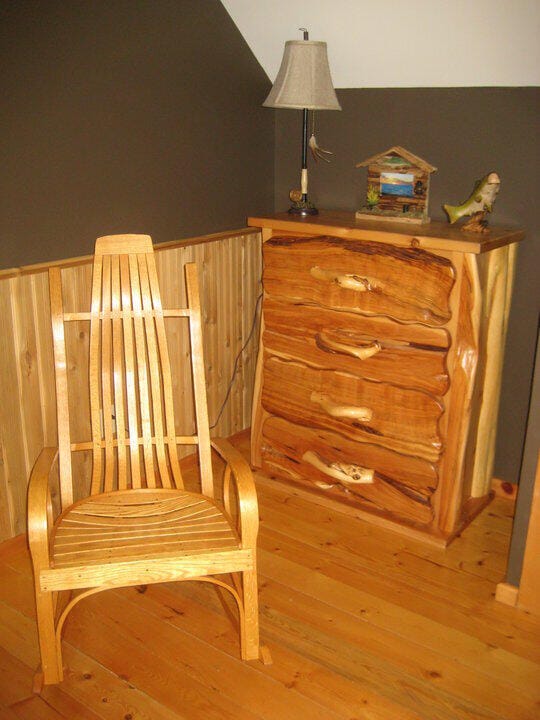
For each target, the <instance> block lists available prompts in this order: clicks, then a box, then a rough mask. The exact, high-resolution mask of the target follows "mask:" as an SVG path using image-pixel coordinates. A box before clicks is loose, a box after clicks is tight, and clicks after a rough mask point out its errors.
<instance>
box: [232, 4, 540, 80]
mask: <svg viewBox="0 0 540 720" xmlns="http://www.w3.org/2000/svg"><path fill="white" fill-rule="evenodd" d="M222 3H223V5H224V6H225V8H226V10H227V12H228V13H229V15H230V16H231V18H232V19H233V21H234V22H235V24H236V26H237V27H238V29H239V30H240V32H241V33H242V35H243V36H244V38H245V40H246V42H247V43H248V45H249V47H250V48H251V50H252V52H253V54H254V55H255V57H256V58H257V60H258V61H259V63H260V64H261V66H262V67H263V69H264V70H265V72H266V74H267V75H268V77H269V78H270V80H271V81H272V82H273V81H274V79H275V77H276V75H277V72H278V69H279V65H280V63H281V57H282V55H283V46H284V43H285V41H286V40H295V39H296V40H301V39H302V33H301V32H299V31H298V28H301V27H306V28H308V30H309V33H310V35H309V37H310V40H325V41H326V42H327V43H328V57H329V60H330V68H331V72H332V78H333V81H334V86H335V87H337V88H369V87H373V88H375V87H376V88H383V87H386V88H399V87H496V86H500V87H525V86H538V85H540V0H378V2H377V1H376V0H222Z"/></svg>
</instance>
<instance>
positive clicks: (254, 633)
mask: <svg viewBox="0 0 540 720" xmlns="http://www.w3.org/2000/svg"><path fill="white" fill-rule="evenodd" d="M242 586H243V593H242V603H243V606H244V607H243V609H244V612H243V613H241V618H240V624H241V627H240V633H241V644H242V660H258V659H259V654H260V651H259V601H258V596H257V570H256V569H254V570H245V571H244V572H243V573H242Z"/></svg>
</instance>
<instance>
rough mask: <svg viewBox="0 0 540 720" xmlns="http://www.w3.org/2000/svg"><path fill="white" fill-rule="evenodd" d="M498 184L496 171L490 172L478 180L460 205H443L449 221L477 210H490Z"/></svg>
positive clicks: (499, 183)
mask: <svg viewBox="0 0 540 720" xmlns="http://www.w3.org/2000/svg"><path fill="white" fill-rule="evenodd" d="M500 185H501V181H500V178H499V176H498V175H497V173H496V172H490V173H488V174H487V175H486V176H485V177H483V178H482V179H481V180H478V182H477V183H476V185H475V186H474V189H473V191H472V193H471V194H470V196H469V197H468V198H467V200H465V202H464V203H463V204H462V205H443V208H444V210H445V212H446V214H447V215H448V219H449V220H450V223H451V224H453V223H455V222H456V221H457V220H459V219H460V218H462V217H466V216H468V215H474V213H477V212H482V211H487V212H491V210H492V209H493V203H494V202H495V198H496V196H497V193H498V192H499V187H500Z"/></svg>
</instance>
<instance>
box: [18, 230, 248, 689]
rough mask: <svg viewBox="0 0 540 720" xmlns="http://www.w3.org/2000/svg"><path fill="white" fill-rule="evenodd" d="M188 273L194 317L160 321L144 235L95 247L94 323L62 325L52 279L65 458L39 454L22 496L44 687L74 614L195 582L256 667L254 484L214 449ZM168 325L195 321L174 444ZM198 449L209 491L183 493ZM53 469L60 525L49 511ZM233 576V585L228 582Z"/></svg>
mask: <svg viewBox="0 0 540 720" xmlns="http://www.w3.org/2000/svg"><path fill="white" fill-rule="evenodd" d="M185 274H186V286H187V296H188V308H187V309H179V310H164V309H163V308H162V305H161V300H160V294H159V288H158V281H157V274H156V266H155V260H154V254H153V249H152V241H151V239H150V237H148V236H146V235H118V236H108V237H102V238H99V239H98V240H97V242H96V249H95V258H94V268H93V280H92V303H91V311H90V312H89V313H79V312H78V313H65V312H64V310H63V302H62V286H61V277H60V270H59V269H58V268H52V269H51V270H50V272H49V280H50V298H51V316H52V329H53V344H54V360H55V372H56V395H57V413H58V449H56V448H44V449H43V450H42V452H41V454H40V456H39V457H38V460H37V462H36V464H35V466H34V468H33V470H32V475H31V478H30V484H29V491H28V537H29V545H30V552H31V556H32V563H33V567H34V582H35V595H36V605H37V624H38V631H39V645H40V651H41V662H42V677H41V680H42V681H43V682H44V683H46V684H52V683H57V682H60V681H61V680H62V677H63V666H62V654H61V633H62V627H63V625H64V622H65V620H66V617H67V615H68V613H69V612H70V610H72V609H73V607H74V606H75V605H76V604H77V603H78V602H79V601H80V600H82V599H83V598H85V597H88V596H89V595H92V594H94V593H97V592H100V591H101V590H106V589H107V588H114V587H122V586H132V585H141V584H143V585H144V584H148V583H156V582H169V581H172V580H186V579H191V580H205V581H209V582H212V583H215V584H216V585H218V586H220V587H223V588H226V589H227V590H228V591H229V592H230V593H231V594H232V595H233V596H234V598H235V600H236V602H237V604H238V609H239V617H240V640H241V655H242V658H243V659H245V660H252V659H255V658H258V656H259V634H258V610H257V576H256V557H255V550H256V539H257V531H258V510H257V498H256V493H255V486H254V483H253V478H252V475H251V471H250V469H249V466H248V465H247V463H246V462H245V460H244V459H243V458H242V456H241V455H240V454H239V452H238V451H237V450H235V449H234V448H233V447H232V446H231V445H230V444H229V443H227V442H226V441H224V440H213V441H211V440H210V431H209V425H208V412H207V405H206V390H205V380H204V364H203V355H202V326H201V314H200V304H199V291H198V283H197V274H196V267H195V265H194V264H188V265H186V267H185ZM167 317H186V318H188V320H189V330H190V340H191V355H192V373H193V391H194V399H195V415H196V435H194V436H185V437H178V436H177V435H176V430H175V420H174V410H173V391H172V381H171V374H170V364H169V356H168V350H167V341H166V337H165V325H164V319H165V318H167ZM73 320H89V321H90V357H89V386H90V413H91V428H92V437H91V440H90V441H89V442H72V441H71V438H70V418H69V407H68V394H67V391H68V378H67V370H66V368H67V367H68V366H67V363H66V343H65V340H64V337H65V334H64V324H65V323H66V322H69V321H73ZM194 444H196V445H198V452H199V466H200V478H201V493H195V492H188V491H187V490H185V489H184V485H183V481H182V473H181V471H180V465H179V461H178V455H177V445H194ZM211 446H213V448H214V449H215V451H216V452H217V453H218V455H219V456H221V457H222V458H223V459H224V460H225V462H226V467H225V471H224V474H223V487H222V493H221V495H222V497H223V506H221V505H220V504H219V503H218V502H217V501H216V499H215V498H214V480H213V474H212V460H211ZM80 450H87V451H88V450H91V451H92V458H93V463H92V477H91V487H90V492H89V495H88V497H86V498H85V499H83V500H80V499H79V500H76V501H75V502H74V490H73V482H72V480H73V478H74V475H73V472H72V462H71V456H72V452H74V451H80ZM56 465H57V466H58V468H56ZM56 469H58V474H57V475H56V478H58V477H59V486H60V505H61V507H60V508H59V510H58V511H57V513H55V512H54V511H53V504H54V503H53V502H52V499H51V498H52V495H51V486H52V485H53V484H54V478H55V473H56ZM55 514H57V515H58V517H57V518H56V520H55V519H54V515H55ZM228 573H231V578H232V580H231V582H230V583H229V582H226V581H225V579H223V575H224V574H228ZM216 576H221V578H220V577H216Z"/></svg>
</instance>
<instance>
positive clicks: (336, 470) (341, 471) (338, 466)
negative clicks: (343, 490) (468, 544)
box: [302, 450, 375, 489]
mask: <svg viewBox="0 0 540 720" xmlns="http://www.w3.org/2000/svg"><path fill="white" fill-rule="evenodd" d="M302 460H305V462H307V463H309V464H310V465H313V467H314V468H317V470H320V471H321V472H323V473H324V474H325V475H328V476H329V477H331V478H334V480H337V481H338V482H340V483H343V484H344V485H358V484H361V483H362V484H368V483H373V481H374V477H375V471H374V470H370V469H369V468H365V467H361V466H360V465H353V464H352V463H343V462H331V463H328V462H326V461H325V460H322V459H321V458H320V457H319V455H317V453H315V452H313V451H312V450H307V451H306V452H305V453H304V454H303V455H302ZM319 486H320V487H322V486H323V484H322V483H321V484H319ZM330 487H332V486H331V485H329V486H328V488H330ZM328 488H323V489H328Z"/></svg>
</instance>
